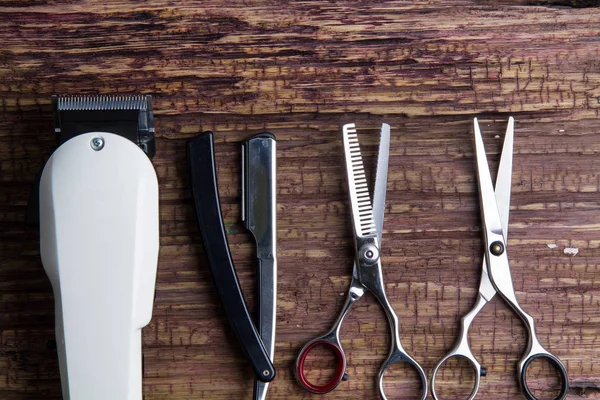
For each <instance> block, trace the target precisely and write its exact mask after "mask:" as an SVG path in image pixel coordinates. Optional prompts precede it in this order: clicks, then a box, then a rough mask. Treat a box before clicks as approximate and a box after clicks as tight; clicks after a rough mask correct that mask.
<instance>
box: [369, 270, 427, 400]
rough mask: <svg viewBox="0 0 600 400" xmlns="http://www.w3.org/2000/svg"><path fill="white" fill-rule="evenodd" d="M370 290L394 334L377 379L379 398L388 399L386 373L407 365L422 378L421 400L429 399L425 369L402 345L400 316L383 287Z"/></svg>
mask: <svg viewBox="0 0 600 400" xmlns="http://www.w3.org/2000/svg"><path fill="white" fill-rule="evenodd" d="M380 276H381V274H380ZM369 289H370V290H371V291H372V292H373V295H374V296H375V298H377V300H379V302H380V303H381V305H382V307H383V310H384V311H385V315H386V316H387V319H388V322H389V324H390V330H391V333H392V343H391V349H390V353H389V355H388V357H387V358H386V360H385V361H384V362H383V365H382V366H381V369H380V370H379V376H378V378H377V381H378V386H379V396H380V397H381V398H382V399H383V400H387V397H386V395H385V393H384V390H383V375H384V374H385V371H386V370H387V369H388V368H389V367H391V366H392V365H394V364H398V363H407V364H409V365H411V366H412V367H413V368H414V369H416V370H417V372H418V374H419V377H420V378H421V387H422V388H423V391H422V396H421V400H425V399H426V398H427V375H425V371H423V368H421V366H420V365H419V363H418V362H416V361H415V360H414V359H413V358H412V357H411V356H410V355H409V354H408V353H407V352H406V351H405V350H404V348H403V347H402V344H401V343H400V329H399V327H398V316H397V315H396V313H395V312H394V309H393V308H392V305H391V304H390V302H389V301H388V299H387V296H386V295H385V289H384V288H383V285H377V287H372V288H371V287H370V288H369Z"/></svg>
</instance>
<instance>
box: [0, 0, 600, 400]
mask: <svg viewBox="0 0 600 400" xmlns="http://www.w3.org/2000/svg"><path fill="white" fill-rule="evenodd" d="M532 3H536V4H539V5H532ZM597 5H598V2H597V1H594V0H592V1H576V0H564V1H563V0H549V1H542V2H531V1H528V0H522V1H521V0H518V1H512V0H511V1H486V2H478V1H473V0H457V1H453V2H444V1H377V2H359V1H349V2H337V1H328V2H320V1H303V2H290V3H288V2H278V1H267V0H260V1H253V2H240V1H233V2H223V1H220V0H211V1H204V2H201V3H200V2H194V1H178V2H172V1H166V0H149V1H145V2H135V3H134V2H125V1H122V0H111V1H108V2H104V3H103V4H102V5H100V4H98V3H97V2H92V1H90V0H82V1H63V0H58V1H54V2H48V1H45V0H30V1H14V0H8V1H7V0H0V40H1V43H2V46H0V187H1V190H0V377H3V379H0V397H1V398H2V399H4V400H24V399H27V400H29V399H39V398H43V399H49V400H53V399H60V384H59V376H58V366H57V361H56V353H55V351H54V350H53V346H54V342H53V335H54V331H53V298H52V292H51V288H50V285H49V283H48V281H47V279H46V277H45V275H44V272H43V269H42V266H41V263H40V261H39V251H38V246H39V237H38V233H37V230H36V229H35V228H31V227H27V226H25V225H24V224H23V222H22V221H23V219H24V212H25V206H26V203H27V199H28V196H29V190H30V187H31V184H32V183H33V181H34V179H35V175H36V173H38V172H39V170H40V169H41V167H42V166H43V164H44V162H45V160H46V159H47V157H48V155H49V154H50V152H51V151H52V149H53V146H54V141H53V137H52V133H51V132H52V119H51V113H50V106H49V97H50V95H51V94H55V93H59V94H67V93H68V94H83V93H138V92H142V93H149V94H152V95H153V96H154V99H155V103H154V106H155V114H156V131H157V134H158V140H157V146H158V151H157V156H156V158H155V159H154V160H153V163H154V165H155V167H156V170H157V173H158V175H159V182H160V190H161V253H160V264H159V273H158V282H157V295H156V301H155V307H154V316H153V320H152V322H151V324H150V326H149V327H148V328H146V329H145V330H144V357H145V368H144V393H145V398H146V399H147V400H161V399H182V400H183V399H196V398H206V399H226V398H227V399H228V398H236V399H238V398H239V399H242V398H243V399H249V398H251V390H252V387H251V380H252V376H251V372H250V368H249V366H248V365H247V363H246V362H245V361H244V359H243V357H242V356H241V354H240V353H241V352H240V350H239V348H238V347H237V345H236V344H235V340H234V338H233V336H232V334H231V332H230V331H229V329H228V326H227V324H226V320H225V318H224V317H223V315H222V313H223V311H222V308H221V306H220V304H219V302H218V299H217V295H216V292H215V290H214V287H213V284H212V278H211V276H210V273H209V271H208V268H207V266H206V262H205V260H204V256H203V254H202V249H201V245H200V238H199V235H198V232H197V230H196V226H195V222H194V217H193V209H192V205H191V198H190V193H189V186H188V174H187V166H186V163H185V151H184V143H185V140H186V139H187V138H189V137H191V136H193V135H195V134H196V133H199V132H201V131H203V130H206V129H211V130H213V131H215V132H216V141H217V144H216V150H217V152H218V164H219V165H218V166H219V183H220V191H221V200H222V206H223V212H224V218H225V222H226V224H227V226H228V228H229V240H230V244H231V247H232V252H233V256H234V259H235V262H236V266H237V268H238V272H239V276H240V279H241V280H242V284H243V286H244V288H245V289H246V294H247V297H248V301H249V303H250V304H252V305H253V304H254V296H253V295H252V289H253V278H254V272H253V269H254V266H253V263H252V259H253V257H252V254H253V249H252V244H251V240H250V237H249V236H248V234H247V233H246V232H244V229H243V227H242V225H241V223H240V221H239V217H240V208H239V207H240V204H239V203H240V191H239V186H240V185H239V183H240V182H239V175H240V166H239V157H240V148H239V142H240V141H241V140H242V139H243V138H245V137H246V136H247V135H248V134H250V133H255V132H258V131H261V130H270V131H272V132H274V133H275V134H276V135H277V138H278V181H279V182H278V183H279V185H278V224H279V225H278V240H279V295H278V302H279V303H278V326H277V329H278V331H277V346H276V367H277V368H278V378H277V379H276V381H275V382H274V383H273V385H272V387H271V389H270V392H269V398H270V399H308V398H312V396H311V395H309V394H307V393H305V392H303V391H302V390H301V389H300V388H299V386H298V385H297V384H296V383H295V380H294V377H293V371H292V365H293V363H294V359H295V357H296V354H297V351H298V350H299V348H300V347H301V346H302V344H303V343H304V342H305V341H306V340H308V339H311V338H313V337H314V336H316V335H318V334H321V333H322V332H324V331H325V330H326V329H328V327H329V326H330V324H331V323H332V322H333V320H334V319H335V316H336V315H337V313H338V312H339V310H340V307H341V305H342V303H343V300H344V297H343V295H345V293H346V290H347V287H348V284H349V281H350V273H351V262H352V244H351V233H350V225H349V220H348V219H349V214H348V204H347V195H346V188H345V184H344V181H343V164H342V162H343V155H342V146H341V142H340V133H339V126H340V124H341V123H344V122H347V121H354V122H356V123H357V125H358V127H359V128H360V129H362V130H363V131H365V132H371V133H373V135H372V136H373V140H376V132H377V130H378V127H379V124H380V123H381V122H382V121H385V122H387V123H390V124H391V125H392V145H391V158H390V178H389V184H388V203H387V212H386V220H385V226H384V229H385V231H384V235H383V263H384V268H385V278H386V283H387V291H388V295H389V297H390V301H391V302H392V303H393V305H394V307H395V309H396V311H397V313H398V315H399V317H400V320H401V328H402V339H403V343H404V345H405V347H406V348H407V350H408V351H409V352H410V353H411V354H413V355H414V357H415V358H416V359H417V360H418V361H419V362H420V363H421V364H422V365H423V367H424V368H425V369H426V371H427V372H428V373H429V372H430V371H431V368H433V366H434V365H435V363H436V362H437V360H438V359H439V358H440V357H441V356H442V355H444V354H445V353H446V352H447V351H448V350H449V349H450V347H451V346H452V344H453V342H454V340H455V338H456V335H457V333H458V332H457V329H458V321H459V319H460V317H461V316H462V315H463V314H464V313H465V312H466V311H467V310H468V309H469V308H470V307H471V306H472V304H473V302H474V299H475V296H476V290H477V285H478V281H479V269H480V263H481V235H480V232H479V217H478V215H479V211H478V204H477V194H476V187H475V175H474V169H473V149H472V142H471V134H470V127H471V119H472V117H474V116H478V117H479V118H480V120H481V121H482V129H483V131H484V136H485V138H484V140H485V142H486V145H487V146H488V150H489V152H490V155H489V157H490V159H491V160H496V161H497V154H499V152H500V146H501V140H499V139H495V136H496V135H499V136H500V137H502V135H503V132H504V128H505V123H506V119H507V117H508V115H513V116H515V118H516V139H515V160H514V172H513V196H512V207H511V220H510V240H509V247H510V255H511V265H512V267H513V271H512V272H513V278H514V282H515V288H516V290H517V296H518V298H519V300H520V301H521V303H522V305H523V307H524V308H525V309H526V310H527V311H529V312H530V313H531V314H532V315H533V316H534V318H535V319H536V323H537V327H538V334H539V337H540V340H541V341H542V342H543V343H544V344H545V345H546V346H547V347H548V348H549V349H550V350H551V351H552V352H553V353H555V354H556V355H558V356H559V357H560V358H561V359H562V360H564V361H565V363H566V365H567V368H568V370H569V374H570V379H571V386H572V389H571V391H570V394H569V398H570V399H583V398H600V389H599V388H600V372H599V371H598V367H597V366H596V365H595V363H594V361H595V360H596V359H597V358H598V356H600V345H599V344H598V331H599V329H600V317H599V315H600V314H599V312H598V308H599V301H598V298H599V296H600V285H599V284H598V283H597V282H596V278H595V275H596V274H597V272H598V269H599V268H600V267H599V263H600V250H599V249H600V240H599V239H598V238H597V231H598V227H599V226H600V213H599V212H598V211H599V208H600V207H599V205H598V191H599V190H600V175H599V173H598V172H597V166H598V161H597V158H598V153H599V152H600V120H599V119H598V112H599V110H600V62H599V61H598V60H599V59H600V50H599V48H600V46H599V43H600V37H599V36H598V26H600V11H599V9H598V8H569V7H584V6H597ZM565 6H568V7H567V8H565ZM367 136H369V135H367ZM375 151H376V148H375V147H374V142H373V143H371V145H370V146H367V147H366V154H367V160H368V162H369V165H370V166H371V167H373V166H374V163H375V157H374V155H375ZM494 165H495V164H494ZM548 244H556V245H557V247H556V248H549V247H548ZM567 247H577V248H578V249H579V254H577V255H576V256H568V255H566V254H564V252H563V251H564V249H565V248H567ZM342 294H343V295H342ZM342 335H343V344H344V347H345V349H346V351H347V353H348V356H349V367H348V374H349V375H350V380H349V381H348V382H345V383H343V384H341V385H340V386H339V387H338V389H336V390H335V391H334V392H332V393H330V394H328V395H326V396H324V397H323V398H327V399H342V398H350V397H352V398H375V397H376V388H375V376H376V372H377V370H378V368H379V365H380V363H381V361H382V360H383V359H384V357H385V355H386V353H387V345H388V340H389V339H388V337H387V335H388V332H387V325H386V323H385V317H384V315H383V313H382V311H381V309H380V308H379V306H378V305H377V304H376V302H375V301H374V300H373V298H372V297H370V296H367V298H366V299H363V300H361V301H360V302H359V303H357V304H356V306H355V309H354V310H353V311H352V312H351V314H350V315H349V317H348V320H347V322H346V324H345V326H344V328H343V330H342ZM524 335H525V331H524V328H523V326H522V324H521V323H520V322H519V320H518V318H517V317H516V315H515V314H514V313H513V312H512V311H510V309H508V307H506V306H505V305H504V304H503V303H502V302H501V301H500V300H498V299H496V300H494V301H493V302H492V303H491V304H490V305H488V306H487V308H486V309H485V311H484V312H483V313H482V315H481V316H480V317H479V318H478V319H477V320H476V321H475V324H474V326H473V328H472V332H471V341H472V347H473V351H474V353H475V354H476V356H477V357H478V358H479V359H480V361H481V362H482V364H483V365H484V366H486V367H487V369H488V375H487V377H485V378H483V380H482V387H481V390H480V395H479V397H478V398H482V399H484V398H501V399H513V398H520V396H519V391H518V388H517V384H516V375H515V364H516V361H517V359H518V358H519V357H520V355H521V352H522V351H523V349H524V346H525V336H524ZM316 364H320V365H319V369H318V370H317V371H316V374H317V375H318V374H321V375H325V374H326V373H327V370H328V368H329V367H330V365H329V364H328V359H327V358H325V357H322V358H319V359H317V360H316ZM456 374H457V375H458V378H460V379H463V380H464V381H468V379H469V372H468V371H467V370H466V369H462V368H461V369H459V370H457V372H456ZM532 374H533V375H534V377H535V381H536V383H541V384H548V383H549V382H551V380H552V374H551V373H550V371H549V370H548V369H547V368H545V367H544V366H536V367H535V369H534V371H532ZM448 375H450V374H448ZM315 376H316V375H315ZM389 378H390V379H389V382H390V384H389V387H387V388H388V389H389V390H390V391H392V392H393V393H394V394H397V396H390V397H393V398H403V399H404V398H406V399H408V398H416V396H417V393H418V390H419V388H418V385H416V384H415V379H416V376H415V375H414V374H411V373H410V372H409V371H406V370H404V369H401V370H398V371H396V370H395V371H393V374H392V375H391V376H390V377H389ZM458 392H460V390H459V389H457V388H449V391H447V393H448V394H449V398H453V397H455V396H456V394H457V393H458ZM463 392H464V390H463Z"/></svg>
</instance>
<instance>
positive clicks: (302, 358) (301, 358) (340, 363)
mask: <svg viewBox="0 0 600 400" xmlns="http://www.w3.org/2000/svg"><path fill="white" fill-rule="evenodd" d="M364 293H365V288H364V286H363V285H362V284H361V283H360V281H359V280H358V274H357V268H356V265H354V272H353V273H352V282H351V283H350V289H349V290H348V296H347V297H346V302H345V303H344V307H343V308H342V311H341V312H340V314H339V316H338V318H337V319H336V321H335V322H334V324H333V327H332V328H331V330H329V332H327V333H326V334H324V335H323V336H320V337H318V338H316V339H313V340H311V341H310V342H308V343H306V344H305V345H304V347H302V349H301V350H300V353H298V357H297V358H296V368H295V375H296V380H297V381H298V384H299V385H300V386H302V387H303V388H304V389H305V390H307V391H309V392H311V393H315V394H324V393H327V392H330V391H332V390H333V389H335V388H336V387H337V386H338V385H339V384H340V382H341V381H343V380H345V379H344V378H345V376H346V355H345V354H344V350H343V349H342V343H341V341H340V328H341V326H342V322H344V319H345V318H346V315H347V314H348V311H350V308H352V305H353V304H354V303H355V302H356V301H357V300H358V299H360V298H361V297H362V295H363V294H364ZM319 346H323V347H327V348H329V349H331V350H333V352H334V354H335V357H336V359H337V368H336V371H335V374H334V375H333V376H332V378H331V379H330V380H329V382H327V383H325V384H324V385H316V384H313V383H311V382H309V380H308V378H307V377H306V374H305V373H304V365H305V362H306V358H307V357H308V354H309V353H310V352H311V350H313V349H314V348H316V347H319ZM346 379H347V378H346Z"/></svg>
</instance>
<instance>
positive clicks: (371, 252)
mask: <svg viewBox="0 0 600 400" xmlns="http://www.w3.org/2000/svg"><path fill="white" fill-rule="evenodd" d="M358 257H359V258H360V261H361V262H362V263H365V264H367V265H373V264H375V263H376V262H377V260H379V249H378V248H377V247H376V246H375V245H373V244H365V245H364V246H363V247H361V248H360V251H359V252H358Z"/></svg>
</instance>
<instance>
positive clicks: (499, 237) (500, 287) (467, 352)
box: [431, 117, 569, 400]
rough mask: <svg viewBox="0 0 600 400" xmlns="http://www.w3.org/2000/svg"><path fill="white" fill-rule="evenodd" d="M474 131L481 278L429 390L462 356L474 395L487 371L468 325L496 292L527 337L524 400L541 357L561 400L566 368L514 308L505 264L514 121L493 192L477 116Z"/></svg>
mask: <svg viewBox="0 0 600 400" xmlns="http://www.w3.org/2000/svg"><path fill="white" fill-rule="evenodd" d="M474 131H475V153H476V158H477V177H478V185H479V202H480V208H481V219H482V223H483V236H484V239H485V255H484V260H483V265H482V270H481V281H480V283H479V295H478V296H477V301H476V302H475V306H474V307H473V309H472V310H471V311H470V312H469V313H467V314H466V315H465V316H464V317H463V318H462V319H461V329H460V335H459V338H458V340H457V342H456V344H455V346H454V347H453V348H452V350H451V351H450V353H449V354H448V355H446V356H445V357H444V358H442V359H441V360H440V361H439V362H438V364H437V365H436V366H435V368H434V370H433V375H432V377H431V393H432V395H433V398H434V399H435V400H439V399H440V397H439V396H438V395H437V393H436V391H435V378H436V375H437V373H438V370H439V368H440V367H441V366H442V364H444V363H445V362H446V361H448V359H450V358H452V357H462V358H465V359H467V360H468V361H469V363H470V364H471V366H472V367H473V369H474V371H475V383H474V386H473V390H472V391H471V394H470V395H469V398H468V400H472V399H474V398H475V396H476V395H477V391H478V390H479V382H480V377H481V376H485V375H486V370H485V368H483V367H481V365H480V364H479V362H477V359H475V357H474V356H473V353H471V349H470V348H469V339H468V335H469V327H470V326H471V323H472V322H473V320H474V319H475V317H476V316H477V314H478V313H479V312H480V311H481V310H482V309H483V307H484V306H485V305H486V304H487V303H488V302H489V301H490V300H492V298H493V297H494V295H496V293H498V294H500V296H501V297H502V298H503V299H504V300H505V301H506V302H507V303H508V305H509V306H510V307H511V308H512V309H513V310H514V311H515V312H516V313H517V315H518V316H519V317H520V318H521V319H522V320H523V323H524V324H525V327H526V328H527V332H528V336H529V340H528V344H527V349H526V350H525V354H524V355H523V358H521V360H520V361H519V363H518V366H517V372H518V380H519V385H520V386H521V391H522V392H523V394H524V395H525V397H526V398H527V399H528V400H536V397H535V396H534V395H533V394H532V393H531V391H530V390H529V387H528V386H527V369H528V368H529V366H530V365H531V362H532V361H534V360H536V359H540V358H542V359H546V360H548V361H550V362H551V363H552V364H553V365H555V366H556V367H557V369H558V371H559V374H560V379H561V389H560V394H559V395H558V397H556V399H557V400H562V399H564V398H565V397H566V396H567V392H568V390H569V383H568V377H567V370H566V368H565V366H564V365H563V364H562V362H561V361H560V360H559V359H558V358H557V357H556V356H554V355H552V354H550V353H549V352H548V351H546V350H545V349H544V348H543V347H542V345H541V344H540V342H539V341H538V339H537V337H536V334H535V325H534V322H533V318H532V317H531V316H530V315H529V314H527V313H526V312H525V311H523V309H522V308H521V306H519V302H518V301H517V296H516V295H515V290H514V288H513V283H512V277H511V274H510V264H509V262H508V256H507V254H506V242H507V238H508V214H509V208H510V192H511V175H512V154H513V136H514V119H513V118H512V117H510V118H509V120H508V127H507V130H506V136H505V138H504V145H503V147H502V155H501V158H500V165H499V167H498V176H497V178H496V190H495V192H494V186H493V185H492V178H491V175H490V169H489V166H488V163H487V159H486V155H485V148H484V147H483V139H482V138H481V131H480V130H479V123H478V122H477V118H475V120H474Z"/></svg>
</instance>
